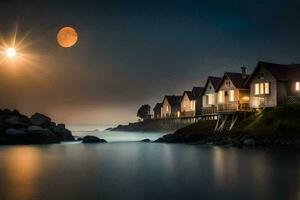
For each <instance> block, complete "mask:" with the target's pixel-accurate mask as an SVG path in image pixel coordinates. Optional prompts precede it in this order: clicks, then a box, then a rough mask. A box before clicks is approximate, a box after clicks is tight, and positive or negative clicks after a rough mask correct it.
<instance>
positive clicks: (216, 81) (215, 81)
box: [201, 76, 222, 95]
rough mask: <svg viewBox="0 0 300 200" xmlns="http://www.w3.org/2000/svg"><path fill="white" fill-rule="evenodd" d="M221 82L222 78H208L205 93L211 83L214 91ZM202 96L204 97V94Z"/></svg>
mask: <svg viewBox="0 0 300 200" xmlns="http://www.w3.org/2000/svg"><path fill="white" fill-rule="evenodd" d="M221 81H222V77H215V76H209V77H207V80H206V83H205V86H204V88H203V92H204V91H205V90H206V89H207V87H208V83H209V82H211V84H212V85H213V87H214V89H216V88H217V87H218V85H219V83H220V82H221ZM201 95H203V93H202V94H201Z"/></svg>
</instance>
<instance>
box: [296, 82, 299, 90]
mask: <svg viewBox="0 0 300 200" xmlns="http://www.w3.org/2000/svg"><path fill="white" fill-rule="evenodd" d="M296 91H300V82H296Z"/></svg>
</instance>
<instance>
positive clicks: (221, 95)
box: [218, 91, 224, 103]
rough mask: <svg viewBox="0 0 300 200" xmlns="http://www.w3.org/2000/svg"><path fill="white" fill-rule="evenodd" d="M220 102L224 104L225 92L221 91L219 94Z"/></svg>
mask: <svg viewBox="0 0 300 200" xmlns="http://www.w3.org/2000/svg"><path fill="white" fill-rule="evenodd" d="M218 102H219V103H224V91H219V93H218Z"/></svg>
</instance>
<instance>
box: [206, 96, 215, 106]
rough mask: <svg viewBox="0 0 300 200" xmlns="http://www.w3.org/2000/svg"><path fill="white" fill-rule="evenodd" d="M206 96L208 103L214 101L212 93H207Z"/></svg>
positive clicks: (210, 103)
mask: <svg viewBox="0 0 300 200" xmlns="http://www.w3.org/2000/svg"><path fill="white" fill-rule="evenodd" d="M207 97H208V104H209V105H212V104H214V101H215V100H214V97H215V96H214V94H208V95H207Z"/></svg>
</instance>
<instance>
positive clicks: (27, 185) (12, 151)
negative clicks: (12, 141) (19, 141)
mask: <svg viewBox="0 0 300 200" xmlns="http://www.w3.org/2000/svg"><path fill="white" fill-rule="evenodd" d="M2 154H6V155H8V156H4V157H1V159H3V160H2V162H3V163H4V165H3V166H2V167H3V168H1V170H4V173H3V174H2V175H4V177H3V179H4V180H5V182H6V184H4V187H5V186H8V187H7V188H6V187H5V190H7V191H10V192H7V193H6V194H7V198H8V199H31V198H32V195H33V193H34V191H35V186H36V185H37V181H38V179H37V175H38V174H39V172H40V169H41V168H40V164H41V163H40V160H39V156H40V155H39V150H38V148H35V147H26V146H23V147H10V148H8V149H7V150H6V151H5V152H2ZM2 189H3V188H2Z"/></svg>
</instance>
